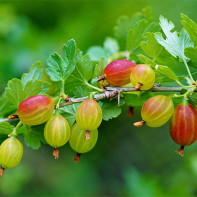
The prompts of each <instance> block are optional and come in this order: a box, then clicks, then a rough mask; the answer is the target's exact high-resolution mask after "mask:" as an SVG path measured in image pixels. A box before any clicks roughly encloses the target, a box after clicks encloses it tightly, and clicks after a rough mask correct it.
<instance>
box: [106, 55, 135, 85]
mask: <svg viewBox="0 0 197 197" xmlns="http://www.w3.org/2000/svg"><path fill="white" fill-rule="evenodd" d="M135 66H136V64H135V63H133V62H131V61H129V60H126V59H122V60H115V61H113V62H111V63H109V64H108V65H107V66H106V68H105V70H104V75H105V77H106V80H107V82H108V83H109V84H110V85H112V86H123V85H126V84H128V83H129V82H130V73H131V70H132V69H133V68H134V67H135Z"/></svg>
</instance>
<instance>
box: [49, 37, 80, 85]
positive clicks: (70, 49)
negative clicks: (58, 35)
mask: <svg viewBox="0 0 197 197" xmlns="http://www.w3.org/2000/svg"><path fill="white" fill-rule="evenodd" d="M81 54H82V53H81V52H80V51H79V49H77V47H76V43H75V41H74V40H72V39H71V40H69V41H68V42H67V44H66V45H64V46H63V48H62V56H63V58H62V57H61V56H60V55H59V54H58V53H54V54H52V55H50V56H49V59H48V61H47V65H48V68H47V69H46V72H47V74H48V75H49V76H50V78H51V80H52V81H62V80H65V79H67V78H68V76H69V75H70V74H71V73H72V72H73V70H74V69H75V66H76V63H77V61H78V60H79V58H80V56H81Z"/></svg>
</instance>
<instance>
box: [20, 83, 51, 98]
mask: <svg viewBox="0 0 197 197" xmlns="http://www.w3.org/2000/svg"><path fill="white" fill-rule="evenodd" d="M42 85H43V83H42V81H39V80H35V81H28V82H27V83H26V85H25V87H24V91H23V95H24V97H23V100H24V99H26V98H29V97H31V96H35V95H38V94H39V93H40V92H41V91H42V90H43V86H42ZM47 90H48V89H46V90H45V91H47Z"/></svg>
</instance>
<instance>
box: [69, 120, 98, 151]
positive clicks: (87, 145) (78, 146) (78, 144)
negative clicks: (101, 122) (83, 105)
mask: <svg viewBox="0 0 197 197" xmlns="http://www.w3.org/2000/svg"><path fill="white" fill-rule="evenodd" d="M85 135H86V131H85V130H83V129H81V128H80V127H79V126H78V125H77V123H75V124H74V125H73V127H72V129H71V136H70V139H69V144H70V146H71V148H72V149H73V150H74V151H75V152H77V153H87V152H89V151H90V150H92V149H93V148H94V146H95V145H96V142H97V139H98V130H97V129H95V130H92V132H91V134H90V135H91V137H90V139H89V140H84V138H85Z"/></svg>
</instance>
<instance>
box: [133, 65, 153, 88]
mask: <svg viewBox="0 0 197 197" xmlns="http://www.w3.org/2000/svg"><path fill="white" fill-rule="evenodd" d="M130 79H131V83H132V85H133V86H134V87H135V90H148V89H150V88H152V87H153V85H154V83H155V72H154V71H153V69H152V68H151V67H150V66H148V65H146V64H139V65H136V66H135V67H134V68H133V69H132V71H131V74H130Z"/></svg>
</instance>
